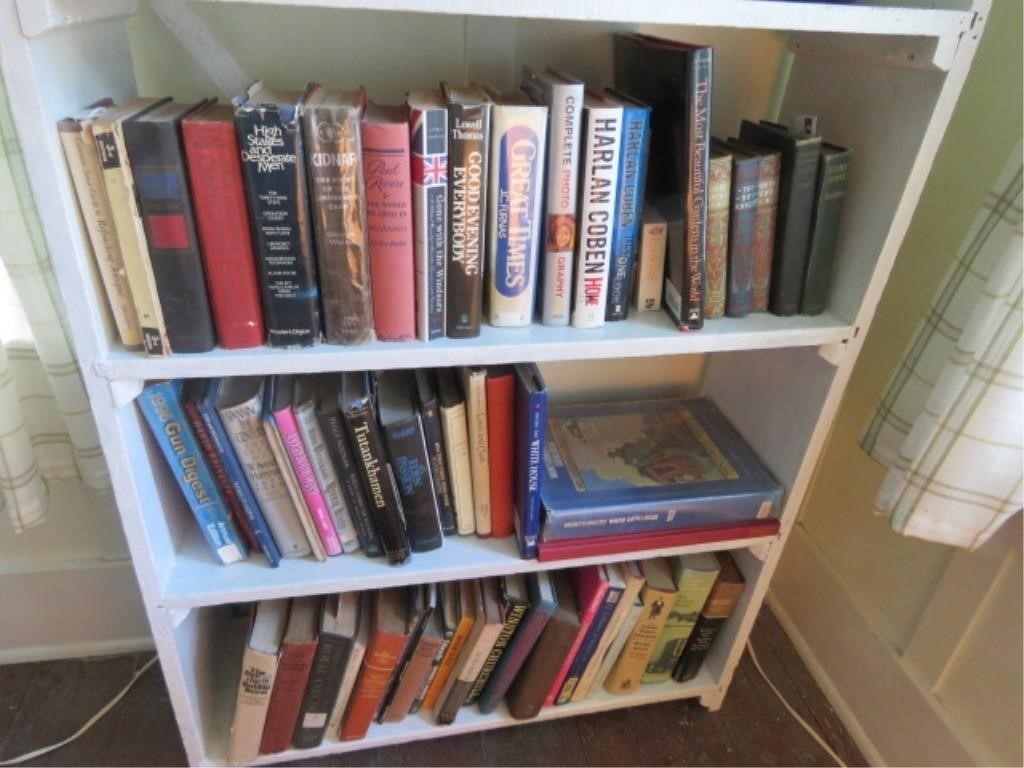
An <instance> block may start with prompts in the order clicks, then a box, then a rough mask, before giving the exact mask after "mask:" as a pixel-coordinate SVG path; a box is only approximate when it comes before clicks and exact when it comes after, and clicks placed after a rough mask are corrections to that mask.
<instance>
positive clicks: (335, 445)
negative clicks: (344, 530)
mask: <svg viewBox="0 0 1024 768" xmlns="http://www.w3.org/2000/svg"><path fill="white" fill-rule="evenodd" d="M340 394H341V377H340V376H338V375H335V374H329V375H326V376H321V377H320V379H319V380H318V382H317V403H316V416H317V419H318V420H319V422H320V430H321V431H322V432H323V433H324V442H325V443H326V444H327V452H328V453H329V454H330V457H331V462H332V463H333V464H334V470H335V472H336V473H337V475H338V481H339V482H340V483H341V490H342V493H343V494H344V495H345V501H346V502H348V508H349V510H350V511H351V513H352V522H353V524H354V525H355V527H356V536H358V537H359V546H360V547H362V549H363V552H365V553H366V556H367V557H380V556H381V555H383V554H384V550H383V549H382V548H381V545H380V540H379V539H378V538H377V531H376V529H375V528H374V527H373V517H372V515H371V514H370V505H369V503H368V502H367V500H366V494H365V493H364V492H363V486H362V485H361V484H360V482H359V469H358V467H357V466H356V463H355V460H354V459H353V457H352V447H351V446H350V445H349V443H348V435H347V434H346V432H345V424H344V421H343V420H342V418H341V411H340V410H339V409H338V396H339V395H340Z"/></svg>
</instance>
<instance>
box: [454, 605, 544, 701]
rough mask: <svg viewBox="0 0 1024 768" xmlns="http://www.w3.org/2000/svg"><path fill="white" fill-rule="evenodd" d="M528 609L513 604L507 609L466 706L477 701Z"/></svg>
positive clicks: (467, 698)
mask: <svg viewBox="0 0 1024 768" xmlns="http://www.w3.org/2000/svg"><path fill="white" fill-rule="evenodd" d="M528 608H529V606H528V605H527V604H526V603H513V604H512V605H510V606H509V607H508V610H507V611H506V614H505V624H504V626H502V628H501V632H499V633H498V639H497V640H495V641H494V647H493V648H491V650H490V652H489V653H488V654H487V658H486V659H484V665H483V666H482V667H481V668H480V674H479V675H477V677H476V680H475V681H474V682H473V687H472V688H470V689H469V695H468V696H467V697H466V704H470V705H471V704H476V703H477V701H479V699H480V695H481V694H482V693H483V691H484V688H485V687H486V686H487V682H488V681H489V680H490V679H491V676H492V675H493V674H494V671H495V669H497V667H498V664H499V663H500V662H501V659H502V657H503V656H504V655H505V652H506V651H507V650H508V646H509V643H511V642H512V637H513V636H514V635H515V633H516V632H517V631H518V629H519V625H520V624H521V623H522V621H523V617H524V616H525V615H526V611H527V609H528Z"/></svg>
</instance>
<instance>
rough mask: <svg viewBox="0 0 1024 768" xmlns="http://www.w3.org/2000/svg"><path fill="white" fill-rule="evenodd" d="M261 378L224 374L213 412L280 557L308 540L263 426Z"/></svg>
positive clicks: (302, 550) (296, 552) (302, 548)
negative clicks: (225, 375) (242, 472)
mask: <svg viewBox="0 0 1024 768" xmlns="http://www.w3.org/2000/svg"><path fill="white" fill-rule="evenodd" d="M262 410H263V380H262V379H261V378H260V377H258V376H246V377H234V378H226V379H224V380H223V382H222V383H221V386H220V390H219V391H218V392H217V413H219V414H220V419H221V422H223V424H224V429H225V431H226V432H227V433H228V441H229V442H230V443H231V447H232V448H233V449H234V451H235V456H237V457H238V462H239V463H240V464H241V465H242V470H243V471H244V472H245V477H246V479H247V480H248V481H249V486H250V487H251V488H252V492H253V494H254V495H255V496H256V501H257V502H259V505H260V510H261V511H262V512H263V517H264V518H266V521H267V526H268V527H269V528H270V533H271V534H272V535H273V537H274V541H275V542H276V543H277V547H278V549H280V550H281V557H303V556H305V555H308V554H309V553H310V551H311V550H310V547H309V541H308V539H307V538H306V533H305V531H304V530H303V527H302V523H301V522H300V521H299V516H298V515H297V514H296V512H295V506H294V505H293V504H292V498H291V495H290V494H289V493H288V486H287V485H286V484H285V480H284V476H283V475H282V474H281V470H280V469H279V468H278V466H277V460H276V459H275V458H274V452H273V450H272V449H271V447H270V443H269V442H268V440H267V435H266V433H265V432H264V430H263V423H262V421H261V419H260V414H261V413H262Z"/></svg>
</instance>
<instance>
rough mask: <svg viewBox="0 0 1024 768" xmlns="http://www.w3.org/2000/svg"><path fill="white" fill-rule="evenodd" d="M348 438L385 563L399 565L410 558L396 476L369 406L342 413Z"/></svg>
mask: <svg viewBox="0 0 1024 768" xmlns="http://www.w3.org/2000/svg"><path fill="white" fill-rule="evenodd" d="M343 415H344V418H345V426H346V427H347V428H348V435H349V438H350V440H351V445H352V453H353V457H354V458H355V460H356V463H357V465H358V466H359V479H360V480H361V481H362V483H363V491H364V493H365V494H366V498H367V501H369V504H370V512H371V514H372V515H373V527H374V530H376V531H377V535H378V537H379V538H380V543H381V546H382V547H383V548H384V552H385V554H386V555H387V558H388V562H389V563H392V564H393V565H400V564H402V563H404V562H405V561H406V560H408V559H409V556H410V549H409V539H408V537H407V535H406V532H405V517H404V515H403V512H402V506H401V502H399V500H398V492H397V490H396V489H395V479H394V477H393V476H392V474H391V467H390V466H389V465H388V462H387V458H386V454H385V452H384V445H383V442H382V440H381V437H380V433H379V432H378V430H377V423H376V420H375V418H374V415H373V412H372V410H371V407H370V405H368V404H367V405H363V406H359V407H356V408H352V409H350V410H348V411H345V412H344V413H343Z"/></svg>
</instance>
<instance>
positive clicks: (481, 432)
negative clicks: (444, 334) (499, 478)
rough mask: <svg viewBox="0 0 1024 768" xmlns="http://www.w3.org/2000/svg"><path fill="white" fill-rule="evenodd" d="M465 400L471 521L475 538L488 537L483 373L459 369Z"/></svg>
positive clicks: (488, 475)
mask: <svg viewBox="0 0 1024 768" xmlns="http://www.w3.org/2000/svg"><path fill="white" fill-rule="evenodd" d="M459 375H460V377H461V379H462V393H463V395H465V398H466V429H467V431H468V433H469V466H470V469H471V470H472V474H473V517H474V519H475V523H476V534H477V536H490V535H491V467H490V460H489V457H488V454H489V450H488V447H487V369H486V368H481V367H478V366H473V367H465V368H460V369H459Z"/></svg>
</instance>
